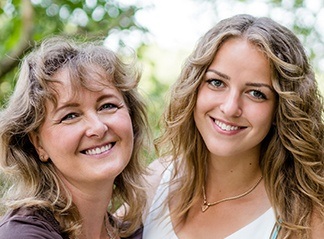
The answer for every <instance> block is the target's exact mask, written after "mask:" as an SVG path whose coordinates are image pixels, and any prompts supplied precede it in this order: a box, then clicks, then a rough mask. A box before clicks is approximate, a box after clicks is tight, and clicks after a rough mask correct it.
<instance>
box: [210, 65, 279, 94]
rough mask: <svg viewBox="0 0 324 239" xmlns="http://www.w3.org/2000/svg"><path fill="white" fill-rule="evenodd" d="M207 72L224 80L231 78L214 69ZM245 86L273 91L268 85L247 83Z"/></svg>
mask: <svg viewBox="0 0 324 239" xmlns="http://www.w3.org/2000/svg"><path fill="white" fill-rule="evenodd" d="M207 72H213V73H215V74H217V75H219V76H220V77H222V78H224V79H225V80H230V79H231V77H229V76H228V75H226V74H224V73H221V72H219V71H217V70H214V69H208V70H207ZM246 85H247V86H254V87H267V88H269V89H270V90H271V91H274V89H273V88H272V86H270V85H268V84H264V83H252V82H248V83H246Z"/></svg>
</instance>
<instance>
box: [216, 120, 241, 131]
mask: <svg viewBox="0 0 324 239" xmlns="http://www.w3.org/2000/svg"><path fill="white" fill-rule="evenodd" d="M214 122H215V124H216V125H217V126H218V127H219V128H221V129H222V130H224V131H235V130H239V129H243V128H246V127H240V126H234V125H229V124H225V123H223V122H221V121H219V120H214Z"/></svg>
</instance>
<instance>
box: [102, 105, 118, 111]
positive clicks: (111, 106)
mask: <svg viewBox="0 0 324 239" xmlns="http://www.w3.org/2000/svg"><path fill="white" fill-rule="evenodd" d="M117 109H118V106H117V105H115V104H111V103H106V104H103V105H102V106H100V108H99V110H117Z"/></svg>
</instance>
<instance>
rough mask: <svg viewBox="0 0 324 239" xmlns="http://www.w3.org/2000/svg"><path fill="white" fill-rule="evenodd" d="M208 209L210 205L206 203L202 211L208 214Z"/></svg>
mask: <svg viewBox="0 0 324 239" xmlns="http://www.w3.org/2000/svg"><path fill="white" fill-rule="evenodd" d="M208 208H209V205H208V204H207V203H204V204H203V205H202V206H201V211H202V212H206V211H207V209H208Z"/></svg>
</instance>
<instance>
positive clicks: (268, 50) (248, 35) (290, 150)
mask: <svg viewBox="0 0 324 239" xmlns="http://www.w3.org/2000/svg"><path fill="white" fill-rule="evenodd" d="M229 38H243V39H247V40H248V41H249V42H251V43H252V44H254V45H256V46H257V47H258V48H259V49H260V50H261V51H262V52H263V53H264V54H265V56H266V57H267V58H269V61H270V62H271V68H272V84H273V87H274V89H275V91H276V94H277V98H278V105H277V109H276V113H275V124H274V125H273V126H272V128H271V129H270V131H269V133H268V135H267V137H266V138H265V140H264V141H263V143H262V150H261V158H260V167H261V170H262V173H263V177H264V181H265V187H266V190H267V193H268V196H269V198H270V201H271V204H272V206H273V208H274V210H275V213H276V214H277V216H278V217H279V218H280V223H281V227H282V229H281V231H280V234H279V238H288V237H290V236H291V235H292V234H293V235H294V236H296V237H294V238H300V239H301V238H302V239H306V238H310V230H309V227H310V222H311V214H312V212H313V211H314V208H316V210H318V211H319V212H320V215H321V217H324V165H323V160H324V159H323V139H324V126H323V98H322V96H321V95H320V92H319V90H318V86H317V82H316V80H315V77H314V73H313V71H312V69H311V67H310V64H309V62H308V59H307V56H306V54H305V51H304V48H303V46H302V44H301V43H300V41H299V40H298V38H297V37H296V36H295V35H294V34H293V33H292V32H291V31H290V30H289V29H287V28H285V27H283V26H281V25H280V24H278V23H276V22H275V21H273V20H271V19H269V18H263V17H262V18H255V17H253V16H250V15H236V16H234V17H231V18H228V19H225V20H222V21H220V22H219V23H218V24H217V25H216V26H215V27H213V28H212V29H210V30H209V31H208V32H207V33H206V34H205V35H204V36H203V37H202V38H201V39H200V41H199V42H198V45H197V47H196V48H195V50H194V51H193V53H192V54H191V55H190V56H189V57H188V59H187V60H186V62H185V64H184V66H183V68H182V71H181V74H180V76H179V78H178V80H177V81H176V82H175V84H174V86H173V87H172V89H171V92H170V102H169V104H168V106H167V108H166V111H165V114H164V118H163V120H162V124H163V123H164V131H163V134H162V135H161V137H159V138H158V139H157V141H156V147H157V148H160V149H161V150H160V153H161V155H170V154H171V155H172V161H173V163H174V164H175V171H174V174H173V182H174V183H176V190H174V191H173V192H171V194H170V197H169V200H172V198H173V197H174V196H175V195H177V196H179V195H180V200H178V202H179V204H178V205H176V206H175V207H174V211H173V212H172V213H173V215H174V216H175V217H177V218H178V219H180V220H184V219H185V217H186V215H187V213H188V211H189V209H190V208H191V207H192V205H193V204H194V203H195V202H197V200H199V198H200V197H201V195H202V186H203V185H204V182H205V176H206V175H205V174H206V170H205V169H206V167H207V165H206V164H207V163H206V162H207V157H208V150H207V148H206V145H205V143H204V141H203V139H202V137H201V136H200V134H199V132H198V130H197V128H196V126H195V122H194V118H193V111H194V108H195V105H196V100H197V92H198V88H199V86H200V84H201V82H202V79H203V75H204V74H205V72H206V70H207V69H208V67H209V66H210V64H211V62H212V61H213V59H214V57H215V55H216V53H217V51H218V49H219V48H220V47H221V45H222V44H223V43H224V42H225V41H226V40H228V39H229ZM179 158H181V160H178V159H179ZM180 171H181V173H179V172H180ZM183 172H185V174H183Z"/></svg>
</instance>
